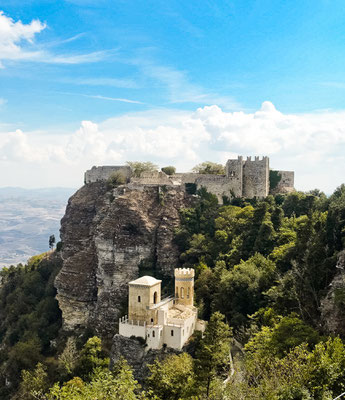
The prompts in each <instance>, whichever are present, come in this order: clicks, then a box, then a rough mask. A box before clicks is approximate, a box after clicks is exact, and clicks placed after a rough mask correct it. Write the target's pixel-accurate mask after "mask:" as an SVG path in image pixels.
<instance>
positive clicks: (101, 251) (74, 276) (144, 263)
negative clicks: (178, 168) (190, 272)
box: [55, 181, 193, 338]
mask: <svg viewBox="0 0 345 400" xmlns="http://www.w3.org/2000/svg"><path fill="white" fill-rule="evenodd" d="M192 200H193V198H192V196H190V195H188V194H187V193H186V192H185V191H184V190H182V189H181V188H176V189H175V188H165V187H157V186H156V187H149V186H148V187H144V188H142V190H131V189H129V188H128V187H127V186H119V187H117V188H115V189H109V187H108V186H107V183H106V182H104V181H102V182H95V183H89V184H87V185H85V186H83V187H82V188H81V189H80V190H78V191H77V192H76V193H75V194H74V195H73V196H72V197H71V198H70V200H69V202H68V205H67V209H66V214H65V216H64V217H63V219H62V221H61V239H62V242H63V249H62V258H63V267H62V269H61V271H60V273H59V275H58V276H57V278H56V281H55V284H56V288H57V291H58V295H57V298H58V301H59V306H60V308H61V310H62V314H63V322H64V328H65V329H66V330H75V329H77V328H78V327H80V328H85V327H86V326H90V327H91V328H93V329H94V330H95V331H96V332H97V334H99V335H100V336H102V337H109V338H110V337H112V336H113V335H114V333H115V332H116V327H117V322H118V318H119V317H120V316H121V315H122V314H123V313H124V312H125V310H126V307H127V290H128V287H127V283H128V281H130V280H133V279H135V278H137V277H138V276H139V273H140V268H146V272H148V271H147V269H148V270H150V271H149V272H150V273H151V274H155V275H156V276H162V277H164V276H165V277H172V276H173V270H174V268H175V267H176V266H177V265H178V250H177V247H176V245H175V244H174V243H173V236H174V231H175V229H176V227H178V225H179V223H180V217H179V210H180V209H181V208H183V207H188V206H190V205H191V202H192Z"/></svg>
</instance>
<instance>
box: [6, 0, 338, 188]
mask: <svg viewBox="0 0 345 400" xmlns="http://www.w3.org/2000/svg"><path fill="white" fill-rule="evenodd" d="M1 3H2V4H1ZM0 10H2V14H0V63H1V69H0V167H1V168H8V169H9V170H11V171H12V172H11V174H9V175H7V176H0V186H4V185H9V184H11V183H13V184H12V185H14V186H15V185H22V186H52V184H51V174H52V173H54V176H55V183H57V184H59V185H62V186H69V185H75V186H79V185H80V184H81V182H82V171H83V170H84V169H85V168H87V167H90V166H92V165H94V164H98V165H99V164H102V163H103V161H104V163H107V164H115V163H119V162H124V161H126V160H128V159H152V160H153V161H155V162H157V163H158V164H159V165H164V164H170V163H175V164H176V165H177V166H178V167H180V168H181V169H188V168H190V167H192V166H193V165H194V164H195V163H197V162H199V161H201V160H202V159H204V158H207V159H212V160H213V161H220V162H224V161H225V160H226V158H227V157H231V156H235V155H237V154H240V153H244V155H247V154H248V155H253V152H260V155H263V154H261V153H265V154H267V155H269V156H270V158H271V164H272V163H273V167H277V168H280V167H281V168H287V169H295V170H296V182H297V184H298V185H299V187H298V188H300V189H303V190H307V189H312V188H313V187H315V186H319V187H320V188H321V189H324V190H326V191H331V190H332V189H334V188H335V186H336V185H338V184H340V183H342V180H343V176H342V171H343V168H344V165H345V162H344V156H343V154H344V153H345V151H344V150H345V149H344V147H345V145H344V135H345V131H344V130H343V129H344V128H343V127H342V126H343V125H344V122H345V121H344V113H343V110H345V73H344V71H345V65H344V64H345V3H344V2H343V1H340V0H339V1H338V0H333V1H327V0H317V1H315V0H314V1H309V0H305V1H303V2H301V1H289V2H287V1H277V0H276V1H267V0H260V1H254V0H253V1H245V0H242V1H230V0H220V1H211V0H203V1H194V0H189V1H182V0H181V1H176V0H169V1H150V0H145V1H131V0H126V1H125V0H123V1H119V0H112V1H107V0H97V1H96V0H94V1H93V0H85V1H84V0H71V1H52V0H51V1H48V0H47V1H42V0H41V1H38V0H37V1H35V0H26V1H24V2H23V1H19V0H7V1H6V2H0ZM20 21H21V22H20ZM264 102H269V103H264ZM262 103H264V106H263V107H262ZM265 104H266V105H265ZM210 107H211V108H210ZM277 110H278V111H277ZM263 111H264V113H263ZM241 113H242V114H241ZM260 113H261V114H260ZM278 116H279V117H278ZM258 119H259V120H260V121H261V122H260V123H259V124H257V121H258ZM263 120H265V121H266V122H265V123H263ZM278 120H279V121H278ZM82 121H84V122H82ZM224 121H226V123H225V122H224ZM320 121H322V122H320ZM194 124H195V125H194ZM119 126H121V127H122V130H121V131H120V130H119ZM287 126H288V128H286V127H287ZM320 126H322V127H323V128H322V129H323V130H322V131H320ZM153 131H154V132H155V135H154V137H152V132H153ZM124 132H126V134H124ZM124 135H125V136H126V138H124ZM247 136H248V137H247ZM175 137H177V138H178V139H177V141H180V142H181V143H180V142H179V145H178V146H176V148H174V146H175V145H176V143H173V142H174V140H173V139H174V138H175ZM224 138H226V140H225V139H224ZM320 138H321V139H320ZM133 142H137V143H135V146H134V145H132V146H131V143H133ZM196 142H197V143H196ZM253 142H255V143H253ZM293 142H295V143H296V144H298V146H299V151H298V152H297V151H296V149H295V150H293V147H294V145H293ZM85 143H86V144H85ZM138 143H140V146H139V145H138ZM262 143H265V145H264V146H263V145H262ZM186 146H189V147H190V148H189V149H188V150H190V151H189V152H185V153H184V152H183V151H181V149H184V148H185V147H186ZM303 146H304V147H303ZM81 147H82V150H80V148H81ZM172 148H173V150H174V151H171V149H172ZM78 149H79V152H78ZM321 161H324V162H325V163H326V165H329V167H327V168H331V170H332V179H330V178H329V176H328V174H326V173H325V171H324V169H321V166H320V163H321ZM327 163H328V164H327ZM317 165H318V166H320V169H319V170H318V169H316V166H317ZM57 171H61V173H60V174H59V173H58V172H57ZM26 174H28V175H26ZM67 175H68V176H67Z"/></svg>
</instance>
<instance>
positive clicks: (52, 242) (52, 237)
mask: <svg viewBox="0 0 345 400" xmlns="http://www.w3.org/2000/svg"><path fill="white" fill-rule="evenodd" d="M54 245H55V236H54V235H50V236H49V248H50V250H53V248H54Z"/></svg>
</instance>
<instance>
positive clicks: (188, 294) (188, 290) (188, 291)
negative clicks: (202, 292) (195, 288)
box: [187, 288, 190, 299]
mask: <svg viewBox="0 0 345 400" xmlns="http://www.w3.org/2000/svg"><path fill="white" fill-rule="evenodd" d="M189 296H190V288H187V299H189Z"/></svg>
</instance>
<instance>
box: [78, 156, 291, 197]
mask: <svg viewBox="0 0 345 400" xmlns="http://www.w3.org/2000/svg"><path fill="white" fill-rule="evenodd" d="M117 171H121V172H122V173H123V174H124V175H125V176H126V178H127V181H128V184H127V187H128V188H129V189H132V190H139V191H142V190H144V188H145V187H149V186H151V187H152V186H156V187H157V186H168V187H177V186H180V187H182V189H183V190H184V186H185V184H186V183H195V184H196V185H197V188H198V189H200V188H201V187H205V188H206V189H207V190H208V191H209V192H211V193H213V194H215V195H216V196H217V198H218V201H219V202H220V203H222V202H223V197H224V196H226V197H229V198H231V197H234V196H235V197H247V198H253V197H259V198H263V197H266V196H267V195H268V193H269V189H270V188H269V159H268V157H263V158H262V159H260V158H259V157H255V158H254V159H253V160H252V159H251V157H247V160H243V157H242V156H239V157H238V158H237V159H233V160H228V161H227V163H226V175H207V174H194V173H177V174H174V175H171V176H169V175H167V174H165V173H164V172H162V171H156V172H148V173H143V174H142V175H141V176H140V177H132V176H131V168H130V167H129V166H103V167H92V169H90V170H88V171H86V173H85V183H92V182H98V181H106V180H107V179H108V178H109V177H110V176H111V174H112V173H114V172H117ZM278 172H279V174H280V175H281V181H280V182H279V184H278V186H277V188H276V189H275V192H276V193H288V192H291V191H292V190H294V172H293V171H278Z"/></svg>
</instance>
